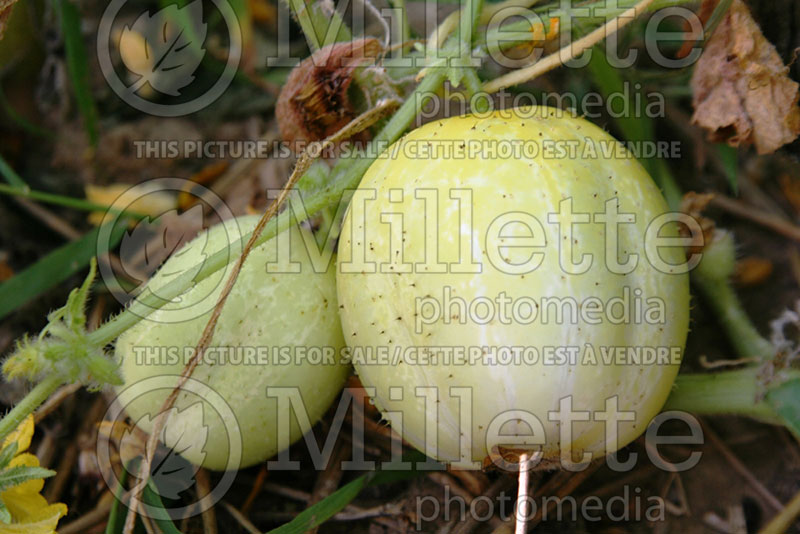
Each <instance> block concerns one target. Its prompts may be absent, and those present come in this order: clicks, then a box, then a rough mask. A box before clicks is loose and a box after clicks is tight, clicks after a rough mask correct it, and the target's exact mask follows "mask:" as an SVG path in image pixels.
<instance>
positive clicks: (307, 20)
mask: <svg viewBox="0 0 800 534" xmlns="http://www.w3.org/2000/svg"><path fill="white" fill-rule="evenodd" d="M286 3H287V5H288V6H289V9H290V10H291V12H292V15H294V17H295V19H297V23H298V24H300V29H302V30H303V34H304V35H305V36H306V39H307V40H308V45H309V47H310V48H311V51H312V52H313V51H315V50H319V49H320V48H322V47H323V46H325V45H329V44H331V43H334V42H337V41H349V40H350V39H352V38H353V36H352V34H351V33H350V28H348V27H347V25H346V24H345V23H344V21H343V20H342V17H341V15H340V14H339V13H338V12H337V11H336V10H335V9H334V11H333V13H330V14H326V13H324V12H323V11H322V10H321V9H320V6H319V5H318V4H317V3H316V2H314V0H286Z"/></svg>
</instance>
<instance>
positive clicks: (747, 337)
mask: <svg viewBox="0 0 800 534" xmlns="http://www.w3.org/2000/svg"><path fill="white" fill-rule="evenodd" d="M692 281H693V282H694V285H695V287H697V289H699V290H700V292H701V293H702V294H703V297H705V301H706V303H707V304H708V305H709V306H711V308H712V309H713V310H714V313H715V316H716V319H717V320H718V321H719V322H720V324H721V325H722V327H723V328H724V329H725V332H726V333H727V334H728V338H729V339H730V341H731V344H732V345H733V348H734V350H736V354H738V356H739V357H740V358H757V359H759V360H764V359H767V358H770V357H772V356H773V355H774V354H775V348H774V347H773V346H772V344H771V343H770V342H769V341H767V340H766V339H764V337H762V336H761V334H760V333H759V332H758V330H756V327H755V326H754V325H753V323H752V322H751V321H750V317H748V316H747V312H745V310H744V308H743V307H742V303H741V301H740V300H739V298H738V297H737V296H736V292H735V291H734V289H733V287H731V284H730V282H728V281H727V280H726V281H718V280H712V279H708V278H705V277H704V276H702V275H701V274H700V273H699V272H695V273H693V276H692Z"/></svg>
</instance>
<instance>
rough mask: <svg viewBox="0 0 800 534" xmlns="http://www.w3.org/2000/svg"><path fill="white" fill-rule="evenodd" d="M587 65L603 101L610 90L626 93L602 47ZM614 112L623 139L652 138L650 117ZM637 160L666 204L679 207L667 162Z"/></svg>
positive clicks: (678, 194)
mask: <svg viewBox="0 0 800 534" xmlns="http://www.w3.org/2000/svg"><path fill="white" fill-rule="evenodd" d="M588 68H589V72H590V74H591V76H592V80H593V81H594V84H595V86H596V87H597V89H598V90H599V91H600V94H601V95H603V99H604V100H605V101H606V102H608V100H609V96H610V95H612V94H617V95H627V92H626V91H625V82H624V80H623V79H622V75H621V74H620V73H619V70H618V69H616V68H614V67H612V66H611V65H610V64H609V63H608V61H607V60H606V54H605V51H604V50H602V49H597V48H596V49H595V50H593V53H592V56H591V61H589V64H588ZM625 105H626V106H627V109H634V108H633V105H632V103H631V102H630V101H628V102H626V104H625ZM617 115H619V116H618V117H616V118H615V119H614V120H615V122H616V124H617V126H618V127H619V129H620V131H621V132H622V135H623V136H624V137H625V139H626V140H628V141H630V142H633V143H651V142H654V141H655V125H654V123H653V120H652V119H651V118H650V117H647V116H641V117H637V116H634V115H628V114H625V113H617ZM639 162H640V163H641V164H642V165H643V166H644V168H645V169H647V172H648V173H650V176H652V177H653V180H654V181H655V182H656V184H658V186H659V187H660V188H661V192H662V193H663V194H664V198H665V199H666V200H667V204H669V207H670V208H671V209H674V210H676V209H678V208H679V207H680V204H681V197H682V195H681V191H680V188H678V186H677V184H676V183H675V178H674V177H673V176H672V173H671V171H670V169H669V166H668V165H667V162H665V161H664V160H662V159H661V158H647V159H640V160H639Z"/></svg>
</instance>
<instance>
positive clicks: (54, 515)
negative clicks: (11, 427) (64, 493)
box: [0, 415, 67, 534]
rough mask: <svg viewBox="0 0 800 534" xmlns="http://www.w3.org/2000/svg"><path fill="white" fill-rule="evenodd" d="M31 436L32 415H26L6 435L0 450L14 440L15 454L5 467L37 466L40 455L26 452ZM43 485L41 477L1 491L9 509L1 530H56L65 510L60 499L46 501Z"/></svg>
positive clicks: (34, 533) (12, 533)
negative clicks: (12, 430) (58, 501)
mask: <svg viewBox="0 0 800 534" xmlns="http://www.w3.org/2000/svg"><path fill="white" fill-rule="evenodd" d="M32 437H33V416H32V415H29V416H28V417H27V418H26V419H25V420H24V421H23V422H22V423H20V425H19V426H18V427H17V429H16V430H15V431H14V432H12V433H11V434H9V435H8V437H7V438H6V439H5V441H4V442H3V446H2V447H0V450H2V449H3V448H5V447H7V446H8V445H10V444H11V443H14V442H16V443H17V454H16V456H14V458H13V459H12V460H11V462H10V463H9V464H8V467H9V468H11V467H19V466H32V467H38V466H39V459H38V458H36V456H34V455H33V454H30V453H27V452H25V451H26V450H28V447H30V445H31V438H32ZM43 487H44V480H42V479H41V478H38V479H34V480H28V481H26V482H23V483H21V484H18V485H16V486H13V487H11V488H9V489H7V490H5V491H2V492H0V499H2V501H3V503H5V505H6V507H7V508H8V511H9V512H11V523H8V524H7V523H2V522H0V534H55V531H56V526H57V525H58V520H59V519H61V518H62V517H63V516H65V515H66V513H67V506H66V505H65V504H62V503H56V504H47V500H45V498H44V497H42V495H41V494H40V492H41V491H42V488H43Z"/></svg>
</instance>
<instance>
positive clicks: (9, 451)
mask: <svg viewBox="0 0 800 534" xmlns="http://www.w3.org/2000/svg"><path fill="white" fill-rule="evenodd" d="M18 449H19V445H17V442H16V441H13V442H11V443H9V444H8V445H6V446H5V447H3V450H2V451H0V469H5V468H6V467H8V464H9V463H11V459H12V458H13V457H14V456H15V455H16V454H17V450H18Z"/></svg>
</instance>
